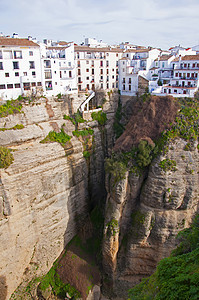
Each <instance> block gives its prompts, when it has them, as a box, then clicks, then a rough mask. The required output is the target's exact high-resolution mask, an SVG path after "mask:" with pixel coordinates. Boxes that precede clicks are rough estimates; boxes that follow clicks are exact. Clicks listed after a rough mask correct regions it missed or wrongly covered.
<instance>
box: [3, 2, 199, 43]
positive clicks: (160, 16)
mask: <svg viewBox="0 0 199 300" xmlns="http://www.w3.org/2000/svg"><path fill="white" fill-rule="evenodd" d="M0 7H1V10H0V19H1V24H2V25H1V28H0V30H1V31H3V32H4V33H5V34H12V33H13V32H18V33H19V35H20V36H27V35H29V34H30V35H32V36H36V37H37V38H39V39H43V38H52V39H56V40H57V39H65V40H74V41H76V42H80V41H81V40H82V38H83V36H88V37H89V36H90V37H96V38H99V39H103V40H104V41H106V42H109V43H115V42H119V41H127V40H129V41H130V42H132V43H135V44H143V45H152V46H158V47H163V48H168V47H169V46H170V45H175V44H179V43H181V44H183V45H187V46H189V45H194V44H196V43H198V33H197V28H198V27H199V18H198V10H199V3H198V0H189V1H187V0H186V1H185V0H175V1H173V0H164V1H162V0H139V1H137V0H123V1H121V0H84V1H82V0H48V1H47V0H42V1H41V0H35V1H34V3H33V2H32V1H30V0H18V1H14V0H0Z"/></svg>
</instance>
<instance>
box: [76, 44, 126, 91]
mask: <svg viewBox="0 0 199 300" xmlns="http://www.w3.org/2000/svg"><path fill="white" fill-rule="evenodd" d="M122 53H123V50H122V49H120V48H111V47H105V48H103V47H89V46H77V45H75V61H76V68H77V85H78V91H85V90H94V89H98V88H99V89H104V90H107V89H108V90H109V89H114V88H118V87H119V71H118V63H119V59H120V58H121V57H122Z"/></svg>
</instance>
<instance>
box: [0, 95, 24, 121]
mask: <svg viewBox="0 0 199 300" xmlns="http://www.w3.org/2000/svg"><path fill="white" fill-rule="evenodd" d="M21 109H22V103H21V99H20V98H19V99H17V100H8V101H7V102H6V103H5V104H3V105H0V118H2V117H6V116H8V115H13V114H15V113H20V112H21Z"/></svg>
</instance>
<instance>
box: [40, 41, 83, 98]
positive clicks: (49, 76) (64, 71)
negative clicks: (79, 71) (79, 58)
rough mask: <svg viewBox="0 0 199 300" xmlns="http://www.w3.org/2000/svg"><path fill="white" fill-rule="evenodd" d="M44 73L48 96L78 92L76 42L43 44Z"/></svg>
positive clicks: (44, 83)
mask: <svg viewBox="0 0 199 300" xmlns="http://www.w3.org/2000/svg"><path fill="white" fill-rule="evenodd" d="M53 44H54V45H53ZM40 46H41V49H42V50H41V57H42V74H43V75H44V76H43V86H44V91H45V94H46V95H48V96H52V95H57V94H58V93H61V94H74V93H77V78H76V66H75V59H74V43H73V42H71V43H66V42H64V41H62V42H58V43H56V44H55V43H53V42H51V43H49V41H48V46H47V47H46V46H45V45H41V44H40Z"/></svg>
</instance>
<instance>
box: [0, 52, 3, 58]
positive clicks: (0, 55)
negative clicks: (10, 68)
mask: <svg viewBox="0 0 199 300" xmlns="http://www.w3.org/2000/svg"><path fill="white" fill-rule="evenodd" d="M2 58H3V56H2V51H1V50H0V59H2Z"/></svg>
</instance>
